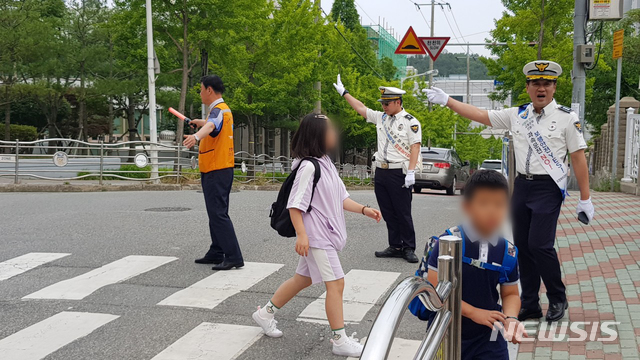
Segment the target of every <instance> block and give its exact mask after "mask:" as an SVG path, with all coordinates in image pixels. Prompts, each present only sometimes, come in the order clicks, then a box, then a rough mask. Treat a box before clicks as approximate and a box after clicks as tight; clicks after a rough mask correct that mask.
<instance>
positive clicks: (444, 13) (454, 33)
mask: <svg viewBox="0 0 640 360" xmlns="http://www.w3.org/2000/svg"><path fill="white" fill-rule="evenodd" d="M440 10H442V14H443V15H444V18H445V20H447V25H449V29H450V30H451V33H453V37H455V38H456V41H457V42H459V43H460V42H461V41H460V39H458V35H456V32H455V31H454V30H453V27H452V26H451V23H450V22H449V18H448V17H447V13H446V12H445V11H444V7H442V6H441V7H440ZM465 42H466V41H465ZM460 47H461V48H463V49H465V47H464V46H462V45H460ZM465 51H466V49H465Z"/></svg>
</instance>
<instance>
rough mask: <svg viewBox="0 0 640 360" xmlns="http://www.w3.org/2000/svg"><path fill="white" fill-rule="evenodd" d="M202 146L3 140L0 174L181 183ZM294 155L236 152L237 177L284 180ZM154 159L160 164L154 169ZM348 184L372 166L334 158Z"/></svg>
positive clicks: (366, 176)
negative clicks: (348, 162)
mask: <svg viewBox="0 0 640 360" xmlns="http://www.w3.org/2000/svg"><path fill="white" fill-rule="evenodd" d="M197 158H198V151H197V148H196V149H194V150H191V149H187V148H185V147H183V146H178V145H174V144H173V143H172V142H171V141H167V142H162V141H161V142H158V143H152V142H149V141H127V142H119V143H105V142H84V141H80V140H74V139H63V138H56V139H43V140H37V141H1V140H0V178H2V177H4V178H7V177H9V178H13V182H14V183H16V184H18V183H19V182H20V180H21V179H40V180H48V181H69V180H83V179H84V180H97V181H99V183H100V184H103V182H104V181H105V180H130V181H154V182H169V183H180V182H181V181H183V180H185V179H186V180H198V179H199V178H200V172H199V170H198V160H197ZM292 162H293V159H291V158H288V157H284V156H269V155H267V154H259V155H251V154H249V153H248V152H246V151H240V152H237V153H235V170H236V171H235V173H234V180H235V181H236V182H239V183H243V184H249V183H252V184H270V183H281V182H283V181H284V179H286V177H287V176H288V174H289V173H290V172H291V166H292ZM152 165H156V166H157V168H158V170H157V171H154V167H153V166H152ZM336 168H337V169H338V171H339V173H340V176H341V177H342V179H343V181H344V182H345V183H346V184H347V185H370V184H371V182H372V178H371V168H370V167H368V166H366V165H351V164H336Z"/></svg>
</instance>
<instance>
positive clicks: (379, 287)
mask: <svg viewBox="0 0 640 360" xmlns="http://www.w3.org/2000/svg"><path fill="white" fill-rule="evenodd" d="M398 276H400V273H397V272H386V271H371V270H357V269H353V270H351V271H349V272H348V273H347V275H345V278H344V282H345V289H344V295H343V297H344V321H345V322H347V323H352V324H353V323H359V322H360V321H362V319H364V317H365V315H366V314H367V312H369V310H371V308H372V307H373V306H374V305H375V304H376V303H377V302H378V300H380V298H381V297H382V296H383V295H384V294H385V293H386V292H387V290H388V289H389V288H390V287H391V286H392V285H393V284H394V283H395V282H396V280H397V279H398ZM326 297H327V293H326V292H325V293H324V294H322V296H320V298H319V299H317V300H316V301H314V302H312V303H311V304H309V306H307V307H306V308H305V309H304V310H303V311H302V313H301V314H300V317H299V318H298V321H308V322H317V323H322V324H328V322H327V315H326V312H325V307H324V302H325V298H326Z"/></svg>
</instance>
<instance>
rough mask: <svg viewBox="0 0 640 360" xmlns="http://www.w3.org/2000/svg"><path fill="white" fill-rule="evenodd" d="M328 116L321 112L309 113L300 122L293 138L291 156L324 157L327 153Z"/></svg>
mask: <svg viewBox="0 0 640 360" xmlns="http://www.w3.org/2000/svg"><path fill="white" fill-rule="evenodd" d="M327 120H328V118H327V117H326V116H325V115H321V114H309V115H307V116H305V117H304V118H303V119H302V121H301V122H300V126H299V127H298V130H297V131H296V133H295V134H293V138H292V139H291V156H292V157H294V158H300V159H301V158H304V157H307V156H313V157H317V158H319V157H323V156H325V155H326V154H327V145H326V143H325V142H326V134H327V128H328V127H329V126H328V124H327Z"/></svg>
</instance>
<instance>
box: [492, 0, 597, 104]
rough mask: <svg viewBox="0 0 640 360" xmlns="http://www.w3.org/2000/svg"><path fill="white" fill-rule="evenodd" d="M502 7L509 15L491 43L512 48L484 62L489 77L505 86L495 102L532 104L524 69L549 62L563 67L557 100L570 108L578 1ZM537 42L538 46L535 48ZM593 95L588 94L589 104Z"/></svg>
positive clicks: (524, 0)
mask: <svg viewBox="0 0 640 360" xmlns="http://www.w3.org/2000/svg"><path fill="white" fill-rule="evenodd" d="M502 3H503V5H504V6H505V7H506V8H507V11H505V12H504V13H503V15H502V18H500V19H498V20H497V21H496V28H495V29H494V30H492V31H491V36H492V39H490V40H491V41H496V42H509V43H510V45H508V46H495V47H493V48H492V49H491V52H492V54H493V55H495V56H497V57H498V58H497V59H490V58H483V59H482V61H483V62H484V63H485V65H486V66H487V68H488V69H489V75H490V76H494V77H495V78H496V80H498V81H501V82H503V83H504V85H502V86H499V87H498V92H497V94H496V95H495V96H494V99H496V100H504V99H506V97H507V96H508V95H509V93H511V94H512V101H513V102H514V103H515V104H522V103H527V102H530V101H531V100H530V99H529V96H528V95H527V93H526V91H525V76H524V74H523V73H522V67H523V66H524V65H525V64H526V63H528V62H530V61H533V60H536V59H546V60H552V61H555V62H557V63H559V64H560V66H562V69H563V74H562V76H561V77H560V78H559V79H558V86H557V92H556V96H555V97H556V100H557V101H558V103H560V104H570V103H571V76H570V73H571V68H572V64H573V57H572V54H573V39H572V36H571V34H572V32H573V7H574V1H573V0H556V1H549V0H520V1H510V0H503V1H502ZM534 42H537V44H534V45H531V44H532V43H534ZM587 88H588V86H587ZM589 95H590V94H589V93H587V100H588V99H589Z"/></svg>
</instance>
